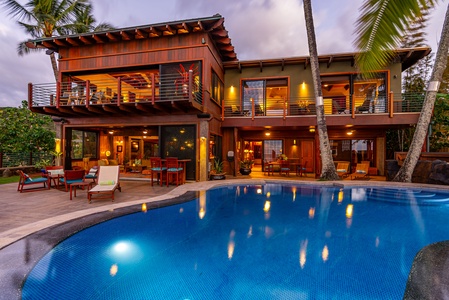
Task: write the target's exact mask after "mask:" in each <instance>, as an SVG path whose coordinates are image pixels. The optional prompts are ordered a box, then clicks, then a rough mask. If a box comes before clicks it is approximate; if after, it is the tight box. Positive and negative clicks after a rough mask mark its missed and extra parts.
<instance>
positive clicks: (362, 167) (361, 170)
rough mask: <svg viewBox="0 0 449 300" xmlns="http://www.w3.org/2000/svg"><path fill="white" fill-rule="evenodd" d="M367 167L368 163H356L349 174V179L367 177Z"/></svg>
mask: <svg viewBox="0 0 449 300" xmlns="http://www.w3.org/2000/svg"><path fill="white" fill-rule="evenodd" d="M368 168H369V165H368V164H357V166H356V168H355V172H354V173H352V174H351V179H352V180H354V179H358V180H360V179H366V180H368V179H369V175H368Z"/></svg>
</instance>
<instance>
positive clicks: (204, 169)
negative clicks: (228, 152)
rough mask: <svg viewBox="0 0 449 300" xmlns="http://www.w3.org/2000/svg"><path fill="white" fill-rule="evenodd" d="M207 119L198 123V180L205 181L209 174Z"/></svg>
mask: <svg viewBox="0 0 449 300" xmlns="http://www.w3.org/2000/svg"><path fill="white" fill-rule="evenodd" d="M208 164H209V121H208V120H201V121H200V125H199V164H198V166H199V168H198V172H199V178H198V179H199V181H206V180H207V179H208V176H209V170H208Z"/></svg>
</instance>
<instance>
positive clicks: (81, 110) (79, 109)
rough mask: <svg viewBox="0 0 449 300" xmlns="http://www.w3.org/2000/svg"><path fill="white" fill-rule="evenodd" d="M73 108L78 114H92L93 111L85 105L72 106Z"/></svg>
mask: <svg viewBox="0 0 449 300" xmlns="http://www.w3.org/2000/svg"><path fill="white" fill-rule="evenodd" d="M72 110H73V111H74V112H76V114H77V115H79V114H83V115H92V113H91V112H90V111H88V110H87V108H86V107H85V106H72Z"/></svg>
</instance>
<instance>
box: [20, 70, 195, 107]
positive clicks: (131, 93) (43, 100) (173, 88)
mask: <svg viewBox="0 0 449 300" xmlns="http://www.w3.org/2000/svg"><path fill="white" fill-rule="evenodd" d="M29 93H30V97H29V98H30V103H31V105H32V106H56V107H61V106H80V105H81V106H89V105H98V104H100V105H108V104H115V105H120V104H122V103H133V102H147V103H148V102H151V103H155V102H169V101H170V102H172V101H195V102H197V103H199V104H202V103H203V91H202V85H201V81H200V79H199V77H198V76H196V77H194V76H193V74H192V73H191V72H187V74H186V76H180V74H166V75H160V74H151V76H149V78H146V79H145V80H138V79H136V78H130V77H127V76H122V77H118V78H109V79H100V80H98V79H92V80H89V79H88V80H83V81H68V82H57V83H44V84H30V88H29Z"/></svg>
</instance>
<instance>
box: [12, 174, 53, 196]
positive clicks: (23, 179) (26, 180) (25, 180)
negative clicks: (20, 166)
mask: <svg viewBox="0 0 449 300" xmlns="http://www.w3.org/2000/svg"><path fill="white" fill-rule="evenodd" d="M19 175H20V178H19V185H18V186H17V191H20V192H21V193H23V192H34V191H41V190H44V189H49V188H50V184H49V179H48V178H47V177H37V178H31V177H30V176H28V174H26V173H23V172H22V171H20V170H19ZM32 184H43V187H35V188H30V189H23V188H24V187H25V186H30V185H32Z"/></svg>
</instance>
